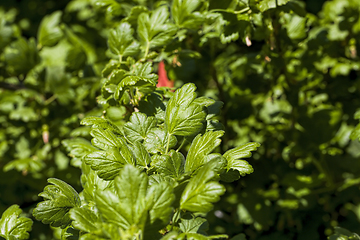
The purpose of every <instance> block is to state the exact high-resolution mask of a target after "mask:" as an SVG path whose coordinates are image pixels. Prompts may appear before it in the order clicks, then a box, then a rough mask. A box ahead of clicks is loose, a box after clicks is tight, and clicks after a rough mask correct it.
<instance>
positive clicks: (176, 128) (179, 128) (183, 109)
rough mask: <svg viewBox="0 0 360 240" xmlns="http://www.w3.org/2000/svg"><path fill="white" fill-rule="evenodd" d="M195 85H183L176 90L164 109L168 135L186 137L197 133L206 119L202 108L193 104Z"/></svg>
mask: <svg viewBox="0 0 360 240" xmlns="http://www.w3.org/2000/svg"><path fill="white" fill-rule="evenodd" d="M195 89H196V87H195V85H194V84H192V83H188V84H185V85H184V86H183V87H181V88H180V89H178V90H176V92H175V94H174V96H173V97H172V98H171V99H170V100H169V103H168V105H167V107H166V115H165V125H166V129H167V132H168V134H170V135H179V136H188V135H192V134H196V133H198V132H199V131H200V130H201V129H202V128H203V126H204V125H203V124H204V121H205V117H206V112H205V110H204V108H203V106H201V105H199V104H196V103H193V101H194V99H195V98H196V93H195Z"/></svg>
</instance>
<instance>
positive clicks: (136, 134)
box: [124, 112, 156, 143]
mask: <svg viewBox="0 0 360 240" xmlns="http://www.w3.org/2000/svg"><path fill="white" fill-rule="evenodd" d="M155 126H156V119H155V118H154V117H147V116H146V115H145V114H144V113H139V112H135V113H133V114H132V115H131V117H130V121H129V122H127V123H126V124H125V125H124V136H125V137H126V139H128V140H129V141H130V142H132V143H134V142H136V141H141V142H142V141H144V139H145V138H146V136H147V134H148V133H149V132H150V130H151V129H152V128H154V127H155Z"/></svg>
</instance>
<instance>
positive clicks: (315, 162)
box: [312, 158, 334, 187]
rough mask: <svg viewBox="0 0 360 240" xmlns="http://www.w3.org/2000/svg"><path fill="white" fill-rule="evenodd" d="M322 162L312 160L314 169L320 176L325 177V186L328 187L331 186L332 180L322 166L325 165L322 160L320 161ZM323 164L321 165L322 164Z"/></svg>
mask: <svg viewBox="0 0 360 240" xmlns="http://www.w3.org/2000/svg"><path fill="white" fill-rule="evenodd" d="M321 160H322V161H318V160H317V159H316V158H313V161H312V162H313V163H314V165H315V166H316V168H317V169H318V171H319V172H320V173H322V174H324V175H325V178H326V180H327V184H328V185H329V187H331V186H333V183H334V181H333V179H332V178H331V176H330V173H329V172H328V171H327V169H326V167H324V166H323V164H326V163H325V162H324V161H323V159H321ZM322 163H323V164H322Z"/></svg>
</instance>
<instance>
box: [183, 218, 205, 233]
mask: <svg viewBox="0 0 360 240" xmlns="http://www.w3.org/2000/svg"><path fill="white" fill-rule="evenodd" d="M179 227H180V230H181V231H182V232H183V233H198V232H199V231H202V232H204V231H206V230H208V227H209V224H208V222H207V221H206V219H205V218H202V217H197V218H192V219H181V222H180V223H179Z"/></svg>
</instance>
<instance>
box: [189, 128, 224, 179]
mask: <svg viewBox="0 0 360 240" xmlns="http://www.w3.org/2000/svg"><path fill="white" fill-rule="evenodd" d="M223 134H224V131H216V132H206V133H205V134H204V135H202V136H201V135H200V134H199V135H197V136H196V137H195V139H194V140H193V141H192V143H191V146H190V149H189V152H188V155H187V157H186V164H185V172H193V171H195V170H197V169H198V168H199V167H201V166H202V165H204V164H205V162H204V160H205V157H206V156H207V155H208V154H210V153H211V152H212V151H213V150H214V149H215V148H216V147H217V146H219V144H220V143H221V140H220V139H219V138H220V137H221V136H222V135H223Z"/></svg>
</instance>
